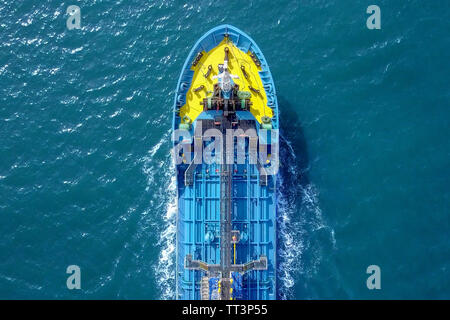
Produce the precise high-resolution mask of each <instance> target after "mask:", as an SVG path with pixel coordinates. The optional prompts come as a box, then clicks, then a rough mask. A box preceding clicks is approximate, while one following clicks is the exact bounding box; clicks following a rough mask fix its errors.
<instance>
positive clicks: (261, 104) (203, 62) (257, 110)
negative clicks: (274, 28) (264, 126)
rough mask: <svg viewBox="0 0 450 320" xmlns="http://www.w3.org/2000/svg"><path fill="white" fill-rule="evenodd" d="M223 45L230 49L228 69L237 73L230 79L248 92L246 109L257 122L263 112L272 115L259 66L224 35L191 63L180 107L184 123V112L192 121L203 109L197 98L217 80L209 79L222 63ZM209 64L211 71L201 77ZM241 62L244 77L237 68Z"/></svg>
mask: <svg viewBox="0 0 450 320" xmlns="http://www.w3.org/2000/svg"><path fill="white" fill-rule="evenodd" d="M225 47H228V48H229V49H230V51H229V53H228V59H229V60H228V69H229V71H230V73H231V74H236V75H238V76H239V79H233V81H234V82H235V83H236V84H238V85H239V90H241V91H248V92H250V93H251V95H252V96H251V98H250V100H251V101H252V106H251V107H250V112H251V113H252V114H253V116H254V117H255V118H256V120H258V122H259V123H261V117H262V116H264V115H265V116H268V117H270V118H271V117H272V116H273V112H272V109H271V108H269V107H268V106H267V96H266V92H265V90H264V87H263V84H262V81H261V78H260V76H259V73H258V71H260V70H261V68H258V67H257V66H256V65H255V63H254V62H253V60H252V58H251V57H250V53H249V52H247V53H245V52H243V51H241V50H240V49H239V48H238V47H236V46H235V45H234V44H233V43H232V42H231V40H228V42H226V39H224V40H223V41H222V42H221V43H220V44H219V45H218V46H217V47H215V48H213V49H211V51H209V52H208V53H206V52H203V57H202V58H201V59H200V61H199V63H198V64H197V66H196V67H191V70H193V71H194V76H193V78H192V82H191V86H190V88H189V90H188V92H187V93H186V104H185V105H184V106H182V107H181V109H180V117H181V119H182V120H181V122H182V123H184V120H183V117H184V116H188V117H189V119H191V121H194V120H195V119H196V118H197V117H198V116H199V115H200V113H201V112H202V111H203V105H201V104H200V102H202V101H203V99H204V98H206V97H209V96H211V95H212V91H213V87H214V83H216V82H217V80H213V79H212V77H213V76H214V75H217V74H218V69H217V66H218V65H219V64H221V63H223V60H224V57H225V51H224V49H225ZM209 65H211V66H212V71H211V74H210V75H209V77H208V78H205V77H204V75H205V74H206V73H207V72H208V66H209ZM242 65H243V66H244V67H245V71H246V72H247V74H248V76H249V77H248V79H246V78H245V77H244V74H243V72H242V70H241V66H242ZM202 85H203V86H204V89H202V90H200V91H198V92H194V91H193V90H194V89H196V88H198V87H200V86H202ZM249 86H252V87H253V88H255V89H258V90H259V94H257V93H254V92H253V91H251V90H250V89H249Z"/></svg>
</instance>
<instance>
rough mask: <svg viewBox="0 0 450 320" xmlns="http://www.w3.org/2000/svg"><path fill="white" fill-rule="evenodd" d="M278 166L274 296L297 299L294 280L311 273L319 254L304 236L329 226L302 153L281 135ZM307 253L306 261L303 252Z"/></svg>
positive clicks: (316, 264)
mask: <svg viewBox="0 0 450 320" xmlns="http://www.w3.org/2000/svg"><path fill="white" fill-rule="evenodd" d="M280 142H281V143H280V160H281V161H280V162H281V163H282V164H284V165H282V166H281V167H280V173H279V175H278V189H277V191H278V194H277V197H278V206H277V209H278V212H277V214H278V216H277V223H278V237H277V239H278V270H277V277H278V298H279V299H296V298H297V299H298V298H299V297H296V296H295V292H294V286H295V284H296V281H298V280H299V279H304V278H305V277H302V275H304V274H306V275H311V274H314V273H315V272H316V270H317V266H318V265H319V264H320V261H321V259H322V257H321V256H320V253H319V252H318V251H314V250H315V249H314V248H313V247H314V245H313V244H312V243H311V241H310V240H309V238H308V234H309V233H310V232H314V231H316V230H318V229H321V228H325V229H326V230H329V231H330V238H332V239H333V244H334V232H332V230H330V229H329V228H328V227H327V226H326V223H325V221H324V219H323V216H322V210H321V209H320V206H319V200H318V195H319V193H318V191H317V189H316V187H315V186H314V185H313V184H312V183H309V182H308V179H307V176H306V173H307V170H308V168H303V167H302V166H301V165H300V163H301V161H300V160H301V159H299V158H301V157H304V156H305V155H302V154H299V153H296V152H295V148H294V147H293V146H292V144H291V143H290V141H288V140H287V139H285V138H284V137H283V136H282V135H281V141H280ZM306 253H307V254H308V255H309V256H311V258H309V259H308V261H307V262H306V261H305V260H306V259H303V257H304V255H305V254H306Z"/></svg>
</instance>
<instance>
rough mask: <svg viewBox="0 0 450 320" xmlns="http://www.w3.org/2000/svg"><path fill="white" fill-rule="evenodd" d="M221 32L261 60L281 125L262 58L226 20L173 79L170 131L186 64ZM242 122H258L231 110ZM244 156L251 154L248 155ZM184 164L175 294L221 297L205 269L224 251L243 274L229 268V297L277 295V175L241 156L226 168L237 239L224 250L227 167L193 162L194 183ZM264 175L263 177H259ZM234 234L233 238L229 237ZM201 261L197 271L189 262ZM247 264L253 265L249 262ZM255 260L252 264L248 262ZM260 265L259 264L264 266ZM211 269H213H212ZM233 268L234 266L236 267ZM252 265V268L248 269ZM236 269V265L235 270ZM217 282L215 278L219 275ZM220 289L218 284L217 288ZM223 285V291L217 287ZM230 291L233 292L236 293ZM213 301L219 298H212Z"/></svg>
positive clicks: (206, 115) (185, 82)
mask: <svg viewBox="0 0 450 320" xmlns="http://www.w3.org/2000/svg"><path fill="white" fill-rule="evenodd" d="M225 36H228V37H229V39H230V40H231V41H232V42H233V43H234V45H235V46H236V47H237V48H239V49H240V50H242V51H243V52H249V51H251V52H253V53H254V54H256V56H257V57H258V59H259V61H260V62H261V70H260V71H259V76H260V78H261V80H262V83H263V85H264V88H265V90H266V94H267V97H268V100H270V104H271V108H272V110H273V118H272V127H273V129H278V128H279V123H278V104H277V99H276V92H275V85H274V83H273V79H272V75H271V73H270V70H269V67H268V64H267V61H266V59H265V58H264V56H263V54H262V52H261V50H260V49H259V48H258V46H257V45H256V43H255V42H254V41H253V40H252V39H251V38H250V37H249V36H248V35H246V34H245V33H243V32H242V31H240V30H239V29H237V28H235V27H232V26H230V25H222V26H218V27H216V28H213V29H211V30H210V31H208V32H207V33H206V34H205V35H203V36H202V37H201V38H200V39H199V40H198V41H197V43H196V44H195V46H194V47H193V48H192V50H191V52H190V53H189V55H188V57H187V59H186V62H185V63H184V66H183V69H182V71H181V75H180V77H179V80H178V84H177V90H176V94H175V101H174V117H173V129H174V130H175V129H177V128H179V127H181V126H180V123H181V122H182V119H181V118H180V116H179V112H180V111H179V110H180V108H181V106H183V105H184V104H185V103H186V94H187V91H188V90H189V87H190V84H191V81H192V78H193V76H194V72H193V71H192V68H191V63H192V61H193V60H194V59H195V57H196V56H197V55H198V53H199V52H209V51H210V50H212V49H213V48H215V47H216V46H217V45H218V44H219V43H220V42H221V41H222V40H223V39H224V37H225ZM220 112H221V111H216V110H211V111H205V112H202V113H201V114H200V116H199V117H198V119H196V121H195V122H194V123H193V126H192V127H191V128H190V132H191V133H192V135H193V136H194V128H195V126H196V125H197V124H198V122H199V120H204V121H213V120H214V119H215V116H216V115H217V114H218V113H220ZM236 117H237V119H239V120H240V121H247V122H249V123H251V122H253V123H254V124H255V126H256V128H257V130H259V129H260V125H259V124H258V123H257V121H256V119H255V118H254V117H253V116H252V115H251V113H250V112H245V111H240V112H237V113H236ZM246 155H247V156H248V154H246ZM188 164H189V163H181V164H178V165H176V175H177V200H178V213H177V239H176V265H177V270H176V298H177V299H182V300H200V299H205V296H207V297H208V298H210V299H214V298H215V297H214V294H216V295H217V292H219V294H220V286H221V282H220V277H213V276H209V277H207V272H206V271H205V270H206V267H205V266H204V265H208V266H212V267H210V270H213V271H214V270H215V269H214V268H217V270H219V267H217V266H218V265H220V264H221V263H222V261H221V257H222V259H223V257H224V254H225V256H226V254H230V256H231V259H232V261H231V264H233V265H239V266H241V267H240V268H241V269H240V270H241V271H242V272H240V273H239V272H233V274H232V277H231V276H230V279H231V278H232V280H231V281H230V282H229V287H226V286H225V283H224V282H222V288H225V287H226V288H227V290H228V288H230V292H231V291H232V294H230V298H232V299H249V300H260V299H261V300H269V299H276V297H277V290H276V289H277V283H276V268H277V255H276V248H277V243H276V242H277V234H276V232H277V228H276V218H277V176H276V174H274V175H268V176H264V177H263V176H261V171H260V170H261V169H260V168H258V166H257V165H256V164H253V163H251V161H249V159H248V157H246V161H245V163H242V164H232V165H230V166H229V169H230V170H229V171H230V181H229V186H230V187H229V188H230V191H229V192H230V193H229V194H230V195H231V200H229V204H230V208H229V210H230V214H231V224H230V226H231V229H232V230H233V231H232V232H238V234H239V242H238V243H237V244H235V243H232V244H231V247H229V248H228V247H227V249H226V250H225V251H229V250H231V252H225V253H224V252H223V251H224V250H223V237H221V236H222V233H223V232H225V231H224V227H223V226H222V225H221V221H222V220H223V219H222V220H221V211H222V209H223V206H224V204H222V202H223V199H224V197H225V196H224V193H223V192H224V191H223V188H224V185H225V184H224V182H223V179H224V178H223V174H222V171H223V170H224V169H223V167H221V165H220V164H216V163H212V164H205V163H203V164H200V165H197V166H195V167H194V169H193V173H192V178H191V181H189V182H187V181H186V179H187V178H186V177H187V173H186V172H187V171H188ZM263 178H264V179H265V180H264V181H262V179H263ZM233 239H234V238H233ZM261 257H262V258H263V259H266V262H265V261H263V262H264V263H266V265H265V267H264V268H263V267H260V268H258V259H260V261H262V260H261ZM189 259H191V260H195V261H201V262H202V263H204V265H203V264H202V263H197V264H196V265H195V266H196V268H194V267H192V266H193V265H194V264H193V263H192V262H191V260H189ZM249 262H251V263H249ZM253 262H255V263H253ZM262 264H263V263H261V265H262ZM214 266H216V267H214ZM236 268H237V267H236ZM252 268H253V269H252ZM236 270H237V269H236ZM217 279H219V281H218V280H217ZM217 287H219V289H217ZM222 290H223V289H222ZM233 290H234V291H233ZM216 298H217V297H216Z"/></svg>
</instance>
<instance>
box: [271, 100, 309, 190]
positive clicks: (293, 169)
mask: <svg viewBox="0 0 450 320" xmlns="http://www.w3.org/2000/svg"><path fill="white" fill-rule="evenodd" d="M278 105H279V110H280V118H281V119H280V133H281V138H280V163H281V166H280V173H281V175H282V176H283V179H284V181H283V184H284V185H285V186H288V187H289V186H296V185H298V184H300V185H301V186H306V185H308V184H309V179H308V175H307V171H308V168H309V158H308V149H307V145H306V139H305V135H304V132H303V128H302V126H301V121H300V119H299V117H298V114H297V112H296V111H295V106H293V105H292V104H291V103H290V102H289V101H288V100H287V99H286V98H284V97H282V96H281V97H278ZM294 189H296V188H294ZM289 190H292V188H289Z"/></svg>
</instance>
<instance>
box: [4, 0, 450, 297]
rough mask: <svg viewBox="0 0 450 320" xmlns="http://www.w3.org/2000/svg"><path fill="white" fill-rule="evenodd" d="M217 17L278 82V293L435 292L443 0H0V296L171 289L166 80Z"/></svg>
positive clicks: (445, 123)
mask: <svg viewBox="0 0 450 320" xmlns="http://www.w3.org/2000/svg"><path fill="white" fill-rule="evenodd" d="M371 4H376V5H378V6H379V7H380V8H381V30H369V29H368V28H367V27H366V19H367V18H368V17H369V14H367V13H366V9H367V7H368V6H369V5H371ZM69 5H78V6H79V7H80V8H81V29H80V30H76V29H75V30H68V29H67V27H66V20H67V18H68V15H67V14H66V10H67V8H68V7H69ZM223 23H229V24H232V25H234V26H236V27H238V28H240V29H241V30H243V31H245V32H246V33H248V34H249V35H250V36H251V37H252V38H253V39H254V40H255V41H256V42H257V43H258V45H259V47H260V48H261V49H262V51H263V52H264V55H265V57H266V58H267V60H268V62H269V64H270V68H271V71H272V74H273V77H274V80H275V84H276V87H277V93H278V98H279V105H280V112H281V116H280V122H281V127H282V150H281V156H282V164H283V166H282V168H281V174H280V190H279V192H280V194H279V199H280V201H279V213H278V214H279V223H278V226H279V261H280V264H279V268H278V269H279V270H278V279H279V298H283V299H400V298H408V299H449V298H450V276H449V272H450V212H449V209H450V186H449V179H450V90H449V89H450V88H449V87H450V86H449V75H450V55H449V50H450V35H449V30H450V2H449V1H447V0H442V1H439V0H434V1H426V0H421V1H420V0H411V1H406V0H405V1H388V0H376V1H373V0H371V1H364V0H360V1H338V0H304V1H251V0H250V1H245V2H243V1H189V2H186V1H174V0H166V1H142V0H139V1H138V0H128V1H125V0H122V1H121V0H118V1H95V0H89V1H88V0H84V1H77V0H73V1H70V2H66V1H44V0H43V1H12V0H2V1H0V298H1V299H34V298H38V299H172V298H174V292H175V288H174V286H175V283H174V276H175V264H174V259H175V256H174V249H175V247H174V244H175V232H174V231H175V228H174V221H175V220H174V219H175V215H176V206H175V202H174V194H175V189H174V187H175V185H174V179H173V169H174V168H173V166H172V164H171V163H172V162H171V157H170V146H171V144H170V139H171V119H172V102H173V94H174V90H175V87H176V83H177V79H178V76H179V73H180V71H181V67H182V66H183V63H184V60H185V58H186V57H187V55H188V53H189V50H190V49H191V47H192V46H193V45H194V43H195V42H196V40H197V39H198V38H199V37H200V36H202V35H203V34H204V33H205V32H206V31H208V30H209V29H210V28H212V27H214V26H216V25H219V24H223ZM69 265H78V266H79V267H80V269H81V290H68V289H67V287H66V280H67V277H68V276H69V275H68V274H67V273H66V268H67V267H68V266H69ZM369 265H378V266H379V267H380V269H381V289H380V290H368V288H367V286H366V280H367V278H368V276H369V275H368V274H367V273H366V269H367V267H368V266H369Z"/></svg>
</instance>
